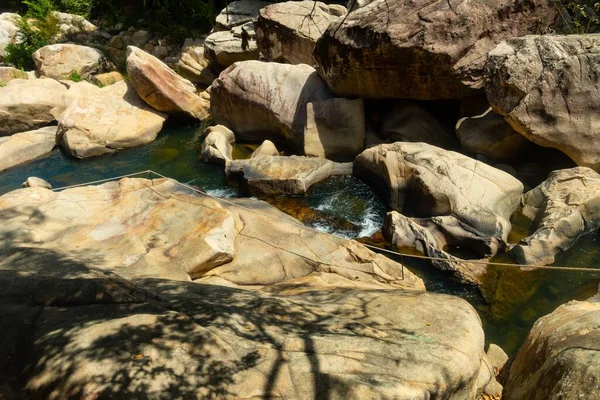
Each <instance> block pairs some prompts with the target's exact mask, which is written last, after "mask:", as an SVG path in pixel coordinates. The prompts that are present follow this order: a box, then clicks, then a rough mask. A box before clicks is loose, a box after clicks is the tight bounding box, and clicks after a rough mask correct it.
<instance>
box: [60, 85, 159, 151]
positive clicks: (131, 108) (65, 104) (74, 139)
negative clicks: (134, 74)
mask: <svg viewBox="0 0 600 400" xmlns="http://www.w3.org/2000/svg"><path fill="white" fill-rule="evenodd" d="M53 113H54V115H55V116H56V118H57V120H58V133H57V142H58V143H59V144H60V145H61V146H62V147H63V148H64V149H65V150H66V151H67V152H68V153H69V154H70V155H72V156H73V157H77V158H87V157H93V156H97V155H100V154H105V153H112V152H115V151H117V150H120V149H124V148H128V147H135V146H139V145H142V144H146V143H149V142H152V141H153V140H154V139H156V136H157V135H158V133H159V132H160V131H161V129H162V127H163V123H164V122H165V120H166V115H165V114H162V113H159V112H157V111H155V110H154V109H152V108H150V107H149V106H148V105H147V104H146V103H145V102H144V101H143V100H142V99H141V98H140V97H139V96H138V95H137V93H136V91H135V89H134V88H133V86H132V85H131V84H130V83H129V82H118V83H115V84H114V85H110V86H106V87H104V88H98V87H97V86H94V85H92V84H89V83H87V82H80V83H77V84H75V85H73V87H71V89H69V91H68V92H67V93H66V94H65V95H64V96H63V99H62V103H61V104H60V106H58V107H56V108H55V109H53Z"/></svg>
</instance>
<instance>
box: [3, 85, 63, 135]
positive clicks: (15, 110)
mask: <svg viewBox="0 0 600 400" xmlns="http://www.w3.org/2000/svg"><path fill="white" fill-rule="evenodd" d="M66 91H67V89H66V88H65V87H64V86H63V85H61V84H60V83H58V82H57V81H55V80H54V79H31V80H26V79H14V80H12V81H10V82H8V84H7V85H6V86H5V87H0V136H6V135H10V134H13V133H17V132H24V131H28V130H32V129H36V128H41V127H42V126H44V125H47V124H49V123H50V122H52V121H54V116H53V115H52V114H51V112H50V111H51V110H52V109H53V108H54V107H56V106H57V105H58V104H59V103H60V100H61V98H62V96H63V94H64V93H65V92H66Z"/></svg>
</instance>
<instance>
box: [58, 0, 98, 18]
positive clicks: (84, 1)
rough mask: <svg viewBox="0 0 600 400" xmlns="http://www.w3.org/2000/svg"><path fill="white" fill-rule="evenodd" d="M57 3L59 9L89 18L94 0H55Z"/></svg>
mask: <svg viewBox="0 0 600 400" xmlns="http://www.w3.org/2000/svg"><path fill="white" fill-rule="evenodd" d="M57 5H58V7H57V8H58V9H60V10H61V11H64V12H67V13H69V14H76V15H80V16H82V17H84V18H89V17H90V14H91V13H92V8H93V7H94V0H57Z"/></svg>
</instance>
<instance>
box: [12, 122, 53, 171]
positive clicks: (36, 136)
mask: <svg viewBox="0 0 600 400" xmlns="http://www.w3.org/2000/svg"><path fill="white" fill-rule="evenodd" d="M55 146H56V126H51V127H48V128H42V129H39V130H36V131H29V132H22V133H17V134H14V135H12V136H9V137H0V171H4V170H5V169H8V168H12V167H14V166H17V165H20V164H24V163H26V162H28V161H31V160H35V159H36V158H38V157H41V156H43V155H44V154H47V153H49V152H51V151H52V149H54V147H55Z"/></svg>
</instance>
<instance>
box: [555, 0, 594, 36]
mask: <svg viewBox="0 0 600 400" xmlns="http://www.w3.org/2000/svg"><path fill="white" fill-rule="evenodd" d="M555 1H556V3H557V5H558V7H559V8H561V12H562V13H561V16H562V18H563V22H564V23H565V26H566V29H567V31H569V33H579V34H584V33H595V32H600V18H598V13H599V12H600V2H598V1H597V0H555Z"/></svg>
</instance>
